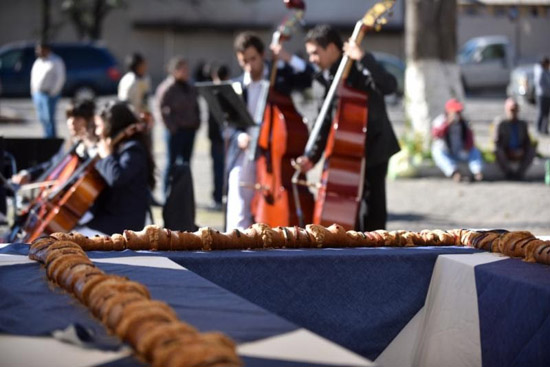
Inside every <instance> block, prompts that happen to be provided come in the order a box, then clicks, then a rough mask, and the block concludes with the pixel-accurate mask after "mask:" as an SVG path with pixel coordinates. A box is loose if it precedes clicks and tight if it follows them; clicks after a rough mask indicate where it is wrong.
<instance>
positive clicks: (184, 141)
mask: <svg viewBox="0 0 550 367" xmlns="http://www.w3.org/2000/svg"><path fill="white" fill-rule="evenodd" d="M168 72H169V75H168V77H167V78H166V79H165V80H164V81H163V82H162V83H161V84H160V85H159V86H158V88H157V91H156V93H155V96H156V98H155V103H156V109H157V115H158V118H160V119H161V120H162V122H163V123H164V126H166V129H167V132H166V143H167V152H168V159H167V166H166V173H165V176H164V191H165V192H166V191H167V189H168V185H169V179H170V174H171V172H172V169H173V167H174V164H175V163H184V162H187V163H190V162H191V155H192V153H193V144H194V142H195V134H196V132H197V130H198V128H199V126H200V115H199V104H198V100H197V98H198V94H197V91H196V89H195V87H194V86H193V85H192V84H191V83H189V68H188V65H187V61H186V60H185V59H184V58H182V57H179V56H177V57H174V58H173V59H172V60H170V63H169V65H168Z"/></svg>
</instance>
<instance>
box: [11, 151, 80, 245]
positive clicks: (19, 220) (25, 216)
mask: <svg viewBox="0 0 550 367" xmlns="http://www.w3.org/2000/svg"><path fill="white" fill-rule="evenodd" d="M80 144H83V142H82V141H81V140H79V141H77V142H76V143H75V144H73V146H72V147H71V148H70V149H69V151H68V152H67V153H65V155H63V156H62V157H61V158H59V159H58V160H57V161H56V162H54V163H53V164H52V166H51V167H50V168H49V169H47V170H46V171H45V172H44V173H43V174H42V175H40V177H38V178H37V179H36V180H35V182H34V183H31V184H25V185H22V186H21V187H20V188H19V189H18V190H22V189H26V188H29V187H38V188H39V192H38V194H37V195H36V196H35V197H34V199H33V200H32V201H31V202H30V203H29V205H27V207H26V208H25V209H24V210H22V211H21V212H20V213H19V214H18V215H17V217H16V219H15V221H14V224H13V226H12V229H11V232H10V235H9V237H8V240H9V241H10V242H13V241H15V240H16V239H17V237H18V236H19V235H20V234H21V232H22V231H23V232H26V231H27V230H28V228H29V227H30V226H31V225H32V223H35V222H36V221H37V220H39V218H41V217H42V216H44V215H45V213H46V208H45V202H46V201H47V198H48V196H49V194H50V193H51V192H53V191H55V190H57V189H58V188H60V187H63V185H65V183H66V182H67V180H68V179H69V178H70V177H71V176H72V175H73V173H74V172H75V171H76V169H77V168H78V166H79V165H80V164H81V163H82V159H81V158H80V157H79V155H78V154H77V149H78V147H79V146H80ZM18 190H16V191H18Z"/></svg>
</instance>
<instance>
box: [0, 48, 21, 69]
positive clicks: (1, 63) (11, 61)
mask: <svg viewBox="0 0 550 367" xmlns="http://www.w3.org/2000/svg"><path fill="white" fill-rule="evenodd" d="M22 61H23V50H12V51H8V52H6V53H5V54H4V55H2V56H0V69H2V70H21V67H22Z"/></svg>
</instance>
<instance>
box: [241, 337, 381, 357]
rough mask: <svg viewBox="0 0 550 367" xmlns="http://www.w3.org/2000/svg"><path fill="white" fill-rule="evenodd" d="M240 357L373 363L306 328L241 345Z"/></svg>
mask: <svg viewBox="0 0 550 367" xmlns="http://www.w3.org/2000/svg"><path fill="white" fill-rule="evenodd" d="M237 352H238V353H239V355H241V356H248V357H259V358H273V359H280V360H284V361H296V362H303V363H326V364H335V365H345V366H375V364H374V363H372V362H371V361H369V360H368V359H365V358H363V357H361V356H359V355H357V354H355V353H353V352H351V351H349V350H347V349H344V348H342V347H341V346H339V345H337V344H334V343H333V342H331V341H329V340H327V339H325V338H322V337H320V336H319V335H317V334H314V333H312V332H310V331H308V330H306V329H298V330H295V331H291V332H290V333H286V334H281V335H277V336H274V337H271V338H267V339H262V340H258V341H255V342H251V343H245V344H241V345H239V346H238V347H237Z"/></svg>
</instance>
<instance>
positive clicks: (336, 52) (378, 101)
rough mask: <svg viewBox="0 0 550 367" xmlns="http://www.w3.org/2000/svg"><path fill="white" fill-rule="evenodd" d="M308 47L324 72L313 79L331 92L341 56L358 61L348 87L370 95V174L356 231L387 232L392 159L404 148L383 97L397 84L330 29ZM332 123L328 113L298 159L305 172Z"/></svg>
mask: <svg viewBox="0 0 550 367" xmlns="http://www.w3.org/2000/svg"><path fill="white" fill-rule="evenodd" d="M305 47H306V51H307V53H308V55H309V61H310V62H311V63H313V64H315V65H317V66H318V67H319V69H321V71H320V72H319V73H317V74H315V75H313V78H314V80H316V81H318V82H320V83H321V84H322V85H323V86H324V87H325V88H326V90H328V87H329V86H330V82H331V80H332V78H333V77H334V74H335V73H336V69H337V68H338V65H339V63H340V60H341V59H342V56H343V55H344V54H345V55H347V56H348V57H349V58H350V59H352V60H354V62H353V64H352V67H351V69H350V73H349V75H348V77H347V80H346V82H347V84H348V86H350V87H352V88H354V89H358V90H361V91H365V92H366V93H367V94H368V103H367V108H368V121H367V129H368V132H367V137H366V139H365V144H366V146H365V156H366V157H365V158H366V169H365V175H364V180H363V191H362V198H361V202H360V207H359V210H358V218H357V221H356V224H355V229H356V230H358V231H371V230H376V229H384V228H385V227H386V219H387V211H386V174H387V170H388V160H389V159H390V157H391V156H392V155H393V154H395V153H397V152H398V151H399V149H400V148H399V143H398V142H397V139H396V136H395V133H394V131H393V128H392V126H391V123H390V121H389V118H388V115H387V112H386V104H385V101H384V96H385V95H388V94H392V93H394V92H395V90H396V87H397V81H396V79H395V77H394V76H393V75H391V74H390V73H388V72H387V71H386V70H385V69H384V68H383V67H382V66H381V65H380V64H378V63H377V62H376V60H375V59H374V57H373V55H372V54H371V53H368V52H363V51H362V50H361V49H360V48H359V47H358V46H357V44H356V43H354V42H346V43H345V44H343V42H342V40H341V38H340V35H339V34H338V33H337V32H336V30H334V29H333V28H332V27H331V26H328V25H319V26H317V27H315V28H313V29H312V30H310V31H309V32H308V34H307V35H306V40H305ZM335 100H336V98H335ZM334 102H336V101H334ZM333 110H334V108H333ZM331 122H332V114H331V113H329V114H327V117H326V118H325V119H324V121H323V124H322V128H321V130H320V134H319V135H318V136H317V139H316V140H315V143H314V145H313V147H312V148H311V149H309V150H306V152H305V153H304V155H303V156H301V157H299V158H298V159H297V164H298V165H299V168H300V170H301V171H302V172H307V171H309V170H310V169H311V168H312V167H313V166H314V165H315V164H316V163H317V162H318V161H319V159H320V158H321V156H322V154H323V151H324V149H325V146H326V144H327V138H328V135H329V133H330V130H331Z"/></svg>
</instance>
